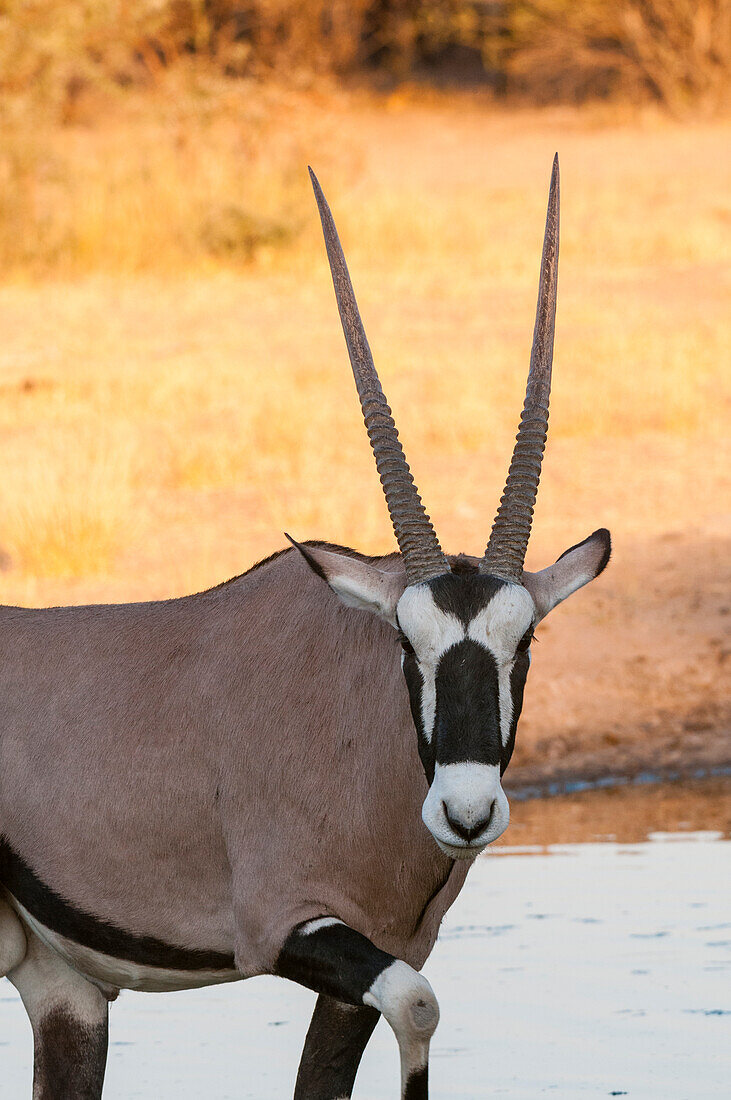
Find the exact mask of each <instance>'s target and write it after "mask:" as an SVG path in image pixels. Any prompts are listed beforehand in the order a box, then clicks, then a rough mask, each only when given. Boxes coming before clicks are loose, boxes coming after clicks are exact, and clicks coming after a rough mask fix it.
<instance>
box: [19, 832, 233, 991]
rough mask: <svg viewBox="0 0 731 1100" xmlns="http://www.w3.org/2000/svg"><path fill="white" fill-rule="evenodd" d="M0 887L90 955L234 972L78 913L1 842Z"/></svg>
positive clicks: (214, 957) (229, 958) (219, 955)
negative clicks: (91, 951)
mask: <svg viewBox="0 0 731 1100" xmlns="http://www.w3.org/2000/svg"><path fill="white" fill-rule="evenodd" d="M0 883H2V885H3V886H5V887H6V889H7V890H9V891H10V893H11V894H12V895H13V897H14V898H15V899H16V901H19V902H20V904H21V905H22V906H23V907H24V908H25V909H27V910H28V912H29V913H30V914H31V916H33V917H35V918H36V920H38V921H40V923H41V924H44V925H45V926H46V928H49V929H50V930H51V931H52V932H56V933H57V934H58V935H59V936H65V937H66V939H69V940H73V941H74V943H78V944H81V945H83V946H84V947H88V948H90V949H91V950H93V951H101V952H103V953H104V954H105V955H111V956H112V957H113V958H115V959H125V960H127V961H129V962H134V963H139V964H140V965H141V966H157V967H160V968H161V969H165V970H228V971H230V970H235V969H236V966H235V963H234V957H233V955H227V954H225V953H224V952H222V951H200V950H197V949H195V948H190V947H177V946H175V945H173V944H169V943H165V942H164V941H163V940H158V939H156V938H155V937H154V936H138V935H137V934H136V933H134V932H128V931H127V930H126V929H124V928H119V927H118V926H117V925H114V924H111V923H110V922H109V921H105V920H102V919H101V918H100V917H95V916H94V915H93V914H92V913H87V912H86V911H85V910H83V909H77V908H76V907H75V906H74V905H72V904H71V903H70V902H68V901H66V899H65V898H62V897H61V895H60V894H57V893H56V892H55V890H52V889H51V887H50V886H47V885H46V884H45V882H42V881H41V879H39V878H38V876H37V875H36V874H35V872H34V871H33V870H32V868H30V867H29V866H28V864H27V863H26V862H25V860H24V859H23V858H22V857H21V856H19V855H18V853H17V852H14V851H13V849H12V848H11V847H10V845H9V844H8V843H7V842H6V841H4V840H2V839H0Z"/></svg>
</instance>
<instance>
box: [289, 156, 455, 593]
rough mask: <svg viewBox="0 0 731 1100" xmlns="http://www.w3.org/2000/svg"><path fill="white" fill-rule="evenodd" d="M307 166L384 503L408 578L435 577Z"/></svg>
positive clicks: (432, 551) (431, 552) (434, 542)
mask: <svg viewBox="0 0 731 1100" xmlns="http://www.w3.org/2000/svg"><path fill="white" fill-rule="evenodd" d="M309 171H310V177H311V179H312V186H313V188H314V190H315V198H316V199H317V206H318V209H319V211H320V219H321V221H322V231H323V233H324V235H325V246H326V248H327V257H328V260H329V261H330V271H331V272H332V279H333V285H334V287H335V297H336V299H337V303H338V309H339V311H340V320H341V321H342V325H343V332H344V333H345V343H346V344H347V346H348V354H349V356H350V364H351V366H352V368H353V375H354V376H355V384H356V387H357V389H358V396H359V397H360V404H361V408H362V410H363V419H364V420H365V426H366V430H367V431H368V438H369V439H370V441H371V447H372V449H373V454H374V456H375V459H376V467H377V469H378V473H379V476H380V478H381V484H382V485H383V491H384V493H385V496H386V504H387V505H388V511H389V514H390V516H391V522H392V524H393V529H394V532H395V534H396V539H397V541H398V544H399V549H400V550H401V554H402V556H403V559H404V565H405V567H406V583H407V584H419V583H420V582H421V581H426V580H429V579H430V578H431V577H438V576H439V575H440V574H442V573H448V572H449V563H448V562H447V559H446V558H445V556H444V554H443V552H442V548H441V546H440V545H439V540H438V539H437V536H436V533H435V531H434V528H433V527H432V525H431V521H430V519H429V516H428V515H427V514H426V512H425V510H424V505H423V504H422V503H421V497H420V496H419V493H418V491H417V489H416V486H415V485H414V479H413V477H412V476H411V472H410V470H409V467H408V464H407V462H406V457H405V455H404V452H403V448H402V446H401V444H400V443H399V437H398V432H397V431H396V425H395V423H394V421H393V417H392V416H391V410H390V408H389V407H388V404H387V403H386V398H385V397H384V394H383V390H382V389H381V383H380V382H379V380H378V375H377V374H376V368H375V366H374V365H373V356H372V355H371V349H370V348H369V346H368V340H367V338H366V334H365V329H364V328H363V322H362V321H361V319H360V313H359V312H358V304H357V302H356V300H355V294H354V293H353V286H352V283H351V281H350V275H349V274H348V268H347V266H346V263H345V257H344V255H343V250H342V247H341V245H340V240H339V238H338V233H337V230H336V228H335V222H334V221H333V217H332V214H331V213H330V207H329V206H328V204H327V201H326V200H325V196H324V195H323V193H322V188H321V187H320V184H319V183H318V181H317V177H316V176H315V173H314V172H313V171H312V169H311V168H310V170H309Z"/></svg>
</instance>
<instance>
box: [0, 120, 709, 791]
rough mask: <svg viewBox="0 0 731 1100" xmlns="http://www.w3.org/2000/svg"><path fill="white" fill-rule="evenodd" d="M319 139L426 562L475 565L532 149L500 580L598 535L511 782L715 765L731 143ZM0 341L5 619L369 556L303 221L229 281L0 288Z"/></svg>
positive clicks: (516, 312)
mask: <svg viewBox="0 0 731 1100" xmlns="http://www.w3.org/2000/svg"><path fill="white" fill-rule="evenodd" d="M323 111H324V112H325V113H328V112H329V114H328V117H327V124H328V127H329V133H330V134H331V138H332V140H334V141H342V143H343V146H344V147H345V148H347V151H348V156H347V165H348V169H347V171H346V170H345V169H344V170H343V172H342V173H333V180H332V182H331V186H330V187H327V184H328V179H326V178H324V176H323V180H322V182H323V184H324V185H326V188H327V190H328V191H329V195H330V199H331V202H332V205H333V207H334V209H335V212H336V215H337V216H338V219H339V222H340V225H341V232H342V236H343V239H344V242H345V245H346V248H347V251H348V253H349V256H350V258H351V266H352V268H353V275H354V280H355V282H356V287H357V289H358V291H359V296H360V299H361V305H362V308H363V312H364V316H365V318H366V321H367V323H368V328H369V333H370V337H371V342H372V345H373V347H374V352H375V355H376V360H377V363H378V365H379V367H380V369H381V373H382V377H383V380H384V386H385V388H386V391H387V393H388V394H389V397H390V399H391V402H392V404H393V406H394V409H395V411H396V414H397V419H398V421H399V423H400V426H401V431H402V436H403V438H404V441H405V444H406V447H407V451H408V453H409V457H410V461H411V465H412V467H413V468H414V470H415V473H416V476H417V480H418V481H419V484H420V488H421V491H422V495H423V496H424V498H425V500H426V502H427V506H428V508H429V510H430V511H431V513H432V516H433V518H434V520H435V523H436V526H437V529H438V531H439V532H440V536H441V539H442V542H443V544H444V545H445V546H446V548H447V549H449V550H453V551H458V550H464V551H468V552H472V553H480V552H481V550H482V548H483V546H484V543H485V541H486V538H487V534H488V532H489V527H490V523H491V520H492V515H493V512H494V508H495V505H496V502H497V499H498V497H499V493H500V489H501V486H502V481H503V479H504V475H505V470H506V467H507V462H508V457H509V451H510V447H511V441H512V435H513V432H514V430H515V425H516V423H517V417H518V413H519V408H520V403H521V400H522V392H521V391H522V387H523V385H524V376H525V374H524V372H525V369H526V365H527V359H528V349H529V343H530V333H531V331H532V312H533V309H534V304H533V298H534V294H535V282H536V276H537V267H538V259H539V253H540V238H541V233H542V223H543V216H544V209H545V193H546V187H547V182H548V174H549V170H550V163H551V156H552V154H553V151H554V149H555V148H559V149H560V152H561V157H562V172H563V177H562V186H563V224H562V250H563V251H562V269H561V288H560V295H559V320H558V331H557V347H556V364H555V385H554V396H553V406H552V429H551V436H550V438H549V451H548V457H547V459H546V462H545V466H544V477H543V483H542V489H541V494H540V497H539V504H538V508H537V512H536V522H535V535H534V538H533V541H532V544H531V548H530V551H529V562H528V565H529V567H534V568H536V567H540V566H542V565H544V564H547V563H548V562H549V561H552V560H554V559H555V558H556V557H557V556H558V555H559V554H560V553H561V552H562V551H563V550H564V549H565V548H566V547H567V546H569V545H571V544H573V543H575V542H577V541H579V540H580V539H582V538H583V537H585V535H586V534H588V533H589V532H590V531H591V530H593V529H594V528H596V527H598V526H608V527H609V528H610V529H611V530H612V533H613V538H614V555H613V560H612V562H611V564H610V566H609V568H608V569H607V571H606V573H605V574H604V575H603V576H602V578H601V579H600V580H598V581H597V582H596V583H595V584H594V585H592V586H590V588H589V589H587V590H585V591H584V592H582V593H580V594H578V595H577V596H575V597H574V598H573V599H572V600H571V601H570V602H569V603H568V604H566V605H565V606H564V607H562V608H560V609H558V610H557V611H556V612H555V613H554V615H553V616H552V617H551V619H550V620H549V621H548V622H547V623H546V624H545V625H542V626H541V628H540V630H539V639H540V642H539V644H538V645H537V646H536V652H535V653H534V662H533V669H532V671H531V676H530V681H529V688H528V693H527V702H526V707H525V712H524V718H523V721H522V724H521V729H520V731H519V748H518V750H517V753H516V759H515V763H514V765H513V768H512V769H511V771H512V774H513V779H514V781H518V782H519V781H521V780H524V781H526V782H528V781H531V780H532V779H533V778H535V777H536V775H542V776H545V775H546V774H551V773H563V774H574V773H589V774H601V773H605V772H615V773H616V772H633V771H637V770H639V769H643V768H646V767H653V768H658V767H659V768H664V767H670V768H680V769H681V770H686V769H693V768H697V767H700V766H714V765H717V764H720V763H724V762H726V763H728V762H729V760H730V759H731V750H730V749H729V745H728V740H727V737H726V733H727V730H728V692H727V690H726V683H725V681H724V669H725V667H726V666H725V665H724V661H725V660H726V658H727V655H728V625H729V607H730V605H731V600H730V599H729V589H728V581H729V558H728V545H729V523H728V511H727V504H728V450H727V436H728V431H727V418H728V415H729V411H728V403H727V402H726V404H724V371H727V367H728V362H729V358H730V357H729V351H730V350H731V347H730V345H731V332H730V326H729V303H730V301H731V293H730V291H731V269H730V266H729V245H730V244H731V205H730V204H729V194H731V186H730V185H731V125H730V124H728V123H723V122H716V123H707V124H698V125H696V126H687V125H686V126H680V125H676V124H671V123H663V122H658V121H657V120H655V121H651V122H645V123H643V122H642V121H635V122H633V123H632V124H625V125H621V126H620V125H605V124H602V125H599V124H592V123H591V122H590V121H587V120H586V119H581V118H579V117H577V116H575V115H573V114H564V113H550V114H513V115H496V114H494V113H491V112H490V111H489V110H487V109H484V108H480V107H479V105H475V104H472V103H470V102H469V101H464V102H456V103H446V102H445V103H437V104H432V105H431V106H426V105H418V104H416V105H414V104H409V103H408V102H407V103H399V102H398V101H394V102H392V103H391V104H390V107H389V109H385V108H384V107H379V108H376V107H373V106H372V105H371V106H369V105H367V104H366V105H361V106H358V107H353V105H352V104H351V106H350V108H349V110H348V111H347V112H346V111H345V110H341V109H340V108H333V107H332V106H328V107H326V108H323ZM326 129H327V127H326ZM318 140H319V139H318ZM317 153H318V150H317V148H315V149H314V152H313V157H312V159H313V160H314V161H315V163H317ZM326 154H327V158H328V159H327V163H328V164H329V163H331V162H332V148H330V149H328V150H324V149H323V150H322V155H323V160H325V157H326ZM0 326H2V332H3V342H2V347H1V348H0V447H1V448H2V454H3V471H4V473H3V478H2V479H0V481H1V482H2V484H1V485H0V514H2V517H3V519H2V524H0V551H1V552H2V556H1V558H0V561H1V562H2V564H3V569H2V571H0V599H2V600H3V602H8V603H11V602H19V603H35V604H52V603H58V602H87V601H100V600H101V601H104V600H125V599H141V598H157V597H163V596H168V595H173V594H182V593H184V592H186V591H192V590H196V589H199V588H202V587H205V586H207V585H211V584H214V583H216V582H218V581H219V580H221V579H222V578H224V577H226V576H229V575H232V574H235V573H240V572H242V571H243V570H245V569H246V568H248V566H249V565H250V564H251V563H252V562H253V561H255V560H257V559H258V558H260V557H262V556H264V555H266V554H267V553H269V552H271V551H272V550H274V549H276V548H278V547H280V546H281V545H282V544H283V538H282V535H281V532H282V530H284V529H287V530H291V531H292V533H293V534H294V535H296V536H297V537H299V538H312V537H319V538H327V539H330V540H332V541H339V542H345V543H348V544H351V545H356V546H357V547H359V548H360V549H362V550H365V551H379V550H382V549H384V548H390V546H391V545H392V542H391V536H390V533H389V530H388V523H387V519H386V514H385V508H384V506H383V502H382V498H381V497H380V493H379V488H378V484H377V481H376V479H375V475H374V472H373V470H372V463H371V459H370V456H369V454H368V453H367V446H366V442H365V438H364V435H363V431H362V425H361V424H360V423H359V416H358V411H357V408H356V402H355V399H354V395H353V392H352V381H351V379H350V378H349V377H348V366H347V360H346V356H345V352H344V348H343V346H342V338H341V335H340V333H339V329H338V320H337V314H336V311H335V307H334V303H333V300H332V292H331V289H330V287H329V285H328V275H327V271H326V268H325V264H324V261H323V257H322V250H321V247H320V245H319V243H318V241H317V224H316V219H315V214H314V211H313V214H312V224H311V225H310V226H309V227H308V228H307V230H306V233H305V236H304V238H303V240H302V242H301V243H300V244H299V245H298V246H297V247H295V248H293V249H292V251H291V252H290V253H289V254H286V255H283V256H280V257H274V258H270V259H269V260H267V261H266V262H262V263H260V264H259V266H258V267H254V268H251V269H247V270H244V271H241V272H238V273H232V272H223V271H215V272H209V273H200V272H197V273H194V274H192V273H181V275H180V277H179V279H170V278H166V279H161V278H156V277H155V276H154V275H149V276H140V277H138V278H136V279H130V278H121V277H115V276H113V275H106V276H103V277H102V276H96V277H90V278H88V279H85V280H79V281H76V282H73V283H70V284H64V285H61V284H60V283H50V284H45V285H31V286H22V285H18V284H15V285H10V286H7V285H6V286H5V287H3V288H2V289H0ZM725 394H726V396H727V395H728V388H727V386H726V389H725Z"/></svg>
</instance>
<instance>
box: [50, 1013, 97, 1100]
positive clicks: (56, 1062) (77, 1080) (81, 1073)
mask: <svg viewBox="0 0 731 1100" xmlns="http://www.w3.org/2000/svg"><path fill="white" fill-rule="evenodd" d="M107 1046H108V1031H107V1022H106V1020H105V1021H104V1023H99V1024H94V1025H89V1024H85V1023H83V1022H82V1021H81V1020H79V1019H78V1018H77V1017H76V1016H74V1015H73V1013H72V1012H71V1011H70V1010H69V1009H66V1008H64V1007H62V1006H60V1005H59V1006H58V1007H56V1008H52V1009H51V1010H50V1011H49V1012H47V1013H46V1014H45V1015H44V1016H43V1017H42V1018H41V1020H40V1021H39V1022H38V1023H37V1024H36V1027H35V1044H34V1047H35V1051H34V1069H33V1076H34V1091H33V1095H34V1096H35V1095H36V1092H37V1094H38V1096H40V1097H42V1098H43V1100H70V1098H71V1097H73V1100H99V1098H100V1097H101V1095H102V1087H103V1085H104V1070H105V1068H106V1062H107Z"/></svg>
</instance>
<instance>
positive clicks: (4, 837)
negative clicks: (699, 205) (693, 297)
mask: <svg viewBox="0 0 731 1100" xmlns="http://www.w3.org/2000/svg"><path fill="white" fill-rule="evenodd" d="M312 182H313V186H314V189H315V196H316V198H317V204H318V207H319V211H320V217H321V220H322V226H323V230H324V235H325V242H326V246H327V254H328V258H329V261H330V268H331V271H332V276H333V281H334V285H335V294H336V297H337V304H338V308H339V311H340V318H341V321H342V325H343V331H344V333H345V340H346V343H347V347H348V352H349V355H350V362H351V365H352V368H353V373H354V375H355V382H356V386H357V390H358V395H359V397H360V402H361V407H362V411H363V416H364V419H365V425H366V429H367V431H368V437H369V439H370V443H371V447H372V449H373V454H374V456H375V460H376V465H377V468H378V473H379V474H380V479H381V482H382V484H383V490H384V493H385V497H386V503H387V505H388V510H389V513H390V516H391V520H392V523H393V527H394V531H395V534H396V539H397V541H398V546H399V550H400V553H392V554H386V555H383V556H379V557H368V556H366V555H364V554H361V553H358V552H357V551H355V550H350V549H347V548H346V547H342V546H333V545H330V544H328V543H323V542H307V543H303V544H300V543H297V542H294V540H293V539H290V542H291V543H292V546H291V547H287V549H285V550H282V551H280V552H279V553H276V554H274V555H272V557H270V558H267V559H266V560H265V561H262V562H260V563H259V564H258V565H255V566H254V567H253V568H252V569H250V570H249V572H248V573H244V574H243V575H242V576H239V577H236V578H234V579H233V580H230V581H228V582H226V583H225V584H221V585H219V586H218V587H217V588H212V589H210V590H209V591H206V592H201V593H198V594H196V595H192V596H186V597H183V598H181V599H172V600H163V601H160V602H154V603H136V604H120V605H110V606H89V607H56V608H50V609H45V610H33V609H26V608H20V607H3V608H2V609H0V883H2V897H1V898H0V975H3V974H6V975H7V976H8V977H9V979H10V981H11V982H12V983H13V985H14V986H15V987H16V988H17V990H18V991H19V993H20V996H21V998H22V1000H23V1004H24V1006H25V1008H26V1010H27V1013H28V1016H29V1018H30V1022H31V1025H32V1029H33V1036H34V1050H35V1055H34V1085H33V1096H34V1098H35V1100H98V1098H99V1097H100V1096H101V1094H102V1085H103V1079H104V1070H105V1064H106V1056H107V1038H108V1006H109V1002H110V1001H112V1000H114V998H115V997H116V996H117V994H118V992H119V990H120V989H137V990H150V991H154V990H171V989H186V988H192V987H195V986H202V985H209V984H212V983H215V982H229V981H236V980H238V979H240V978H247V977H250V976H252V975H254V974H277V975H280V976H282V977H284V978H289V979H290V980H292V981H294V982H298V983H300V984H301V985H304V986H306V987H307V988H309V989H312V990H314V991H315V992H316V993H317V994H319V997H318V1000H317V1004H316V1007H315V1011H314V1015H313V1018H312V1023H311V1025H310V1028H309V1031H308V1034H307V1038H306V1041H305V1046H304V1051H303V1054H302V1060H301V1063H300V1068H299V1073H298V1077H297V1082H296V1086H295V1092H294V1095H295V1097H296V1098H297V1100H341V1098H343V1097H349V1096H351V1092H352V1087H353V1082H354V1080H355V1075H356V1071H357V1069H358V1064H359V1062H360V1058H361V1055H362V1053H363V1050H364V1048H365V1045H366V1043H367V1042H368V1039H369V1037H370V1035H371V1032H372V1031H373V1028H374V1026H375V1024H376V1021H377V1020H378V1018H379V1015H380V1014H383V1015H384V1016H385V1017H386V1019H387V1021H388V1023H389V1024H390V1025H391V1027H392V1029H393V1031H394V1033H395V1035H396V1039H397V1041H398V1046H399V1051H400V1058H401V1097H402V1100H424V1098H426V1097H427V1095H428V1085H427V1074H428V1051H429V1042H430V1039H431V1037H432V1035H433V1033H434V1029H435V1028H436V1026H437V1021H438V1018H439V1009H438V1006H437V1001H436V998H435V996H434V993H433V992H432V989H431V987H430V985H429V983H428V982H427V981H426V979H425V978H423V977H422V976H421V975H420V973H419V968H420V967H421V966H422V965H423V963H424V961H425V959H426V958H427V956H428V955H429V953H430V951H431V949H432V947H433V946H434V942H435V940H436V937H437V932H438V929H439V924H440V921H441V920H442V918H443V916H444V914H445V912H446V910H447V909H448V908H449V906H450V905H451V904H452V902H453V901H454V899H455V897H456V896H457V894H458V892H459V890H460V889H461V887H462V885H463V883H464V881H465V877H466V875H467V871H468V870H469V867H470V865H471V863H472V861H473V860H474V859H475V857H476V856H477V855H478V854H479V853H480V852H482V851H483V849H484V848H485V846H486V845H488V844H490V842H491V841H493V840H495V839H496V837H499V836H500V835H501V833H503V831H504V830H505V829H506V827H507V824H508V816H509V810H508V802H507V799H506V797H505V794H504V792H503V788H502V786H501V777H502V775H503V773H504V771H505V769H506V768H507V766H508V763H509V761H510V758H511V755H512V752H513V746H514V743H515V731H516V726H517V723H518V717H519V715H520V711H521V706H522V702H523V688H524V685H525V680H526V675H527V672H528V667H529V665H530V645H531V639H532V637H533V631H534V629H535V627H536V624H537V623H538V622H539V621H540V620H541V619H543V618H544V616H545V615H547V614H548V612H549V611H550V610H551V609H552V608H553V607H555V605H556V604H557V603H559V602H560V601H561V600H564V599H565V598H566V597H567V596H569V595H571V593H572V592H574V591H575V590H576V589H578V588H580V587H581V586H582V585H584V584H586V583H587V582H588V581H590V580H593V578H594V577H596V576H597V575H598V574H599V573H601V571H602V570H603V569H604V567H605V566H606V564H607V561H608V559H609V554H610V539H609V533H608V531H606V530H604V529H602V530H598V531H595V532H594V534H592V535H590V536H589V537H588V538H587V539H585V540H584V541H583V542H580V543H579V544H578V545H577V546H573V547H572V548H571V549H570V550H567V551H566V552H565V553H564V554H563V555H562V556H561V557H560V558H559V559H558V561H557V562H556V563H555V564H554V565H550V566H549V567H548V568H547V569H544V570H542V571H541V572H539V573H528V572H525V571H524V569H523V562H524V559H525V552H526V547H527V544H528V537H529V534H530V528H531V519H532V515H533V507H534V504H535V500H536V494H537V490H538V481H539V477H540V472H541V460H542V455H543V450H544V447H545V441H546V433H547V425H548V399H549V390H550V383H551V363H552V357H553V333H554V318H555V309H556V290H557V269H558V233H559V175H558V160H557V159H556V160H555V161H554V165H553V173H552V177H551V187H550V194H549V200H548V217H547V222H546V232H545V239H544V245H543V257H542V262H541V272H540V282H539V294H538V309H537V316H536V323H535V331H534V336H533V348H532V352H531V360H530V371H529V375H528V386H527V393H526V398H525V404H524V407H523V413H522V416H521V420H520V426H519V429H518V434H517V437H516V443H515V448H514V451H513V457H512V461H511V463H510V468H509V472H508V476H507V482H506V486H505V491H504V494H503V496H502V499H501V502H500V506H499V508H498V511H497V516H496V518H495V521H494V524H493V527H492V532H491V534H490V537H489V541H488V543H487V548H486V550H485V552H484V554H483V556H482V557H481V558H473V557H468V556H465V555H462V554H460V555H457V556H447V555H445V554H444V552H443V551H442V548H441V546H440V544H439V541H438V539H437V536H436V533H435V531H434V529H433V527H432V525H431V522H430V520H429V517H428V515H427V514H426V512H425V510H424V508H423V506H422V503H421V499H420V497H419V495H418V492H417V489H416V486H415V484H414V481H413V479H412V477H411V474H410V472H409V467H408V465H407V464H406V460H405V457H404V453H403V450H402V448H401V445H400V443H399V439H398V434H397V431H396V426H395V424H394V421H393V419H392V417H391V412H390V409H389V407H388V405H387V404H386V400H385V397H384V394H383V391H382V389H381V386H380V383H379V380H378V376H377V374H376V371H375V368H374V365H373V360H372V358H371V352H370V349H369V346H368V342H367V340H366V336H365V332H364V329H363V325H362V322H361V319H360V316H359V313H358V307H357V305H356V300H355V296H354V293H353V288H352V285H351V282H350V277H349V275H348V270H347V267H346V264H345V259H344V256H343V252H342V249H341V246H340V242H339V239H338V236H337V232H336V229H335V225H334V222H333V219H332V215H331V213H330V209H329V207H328V205H327V203H326V201H325V198H324V196H323V193H322V191H321V190H320V186H319V184H318V182H317V180H316V179H315V176H314V174H313V175H312ZM323 582H324V583H323ZM2 1072H3V1071H2V1068H1V1067H0V1093H2V1094H3V1095H4V1090H3V1085H2Z"/></svg>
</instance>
